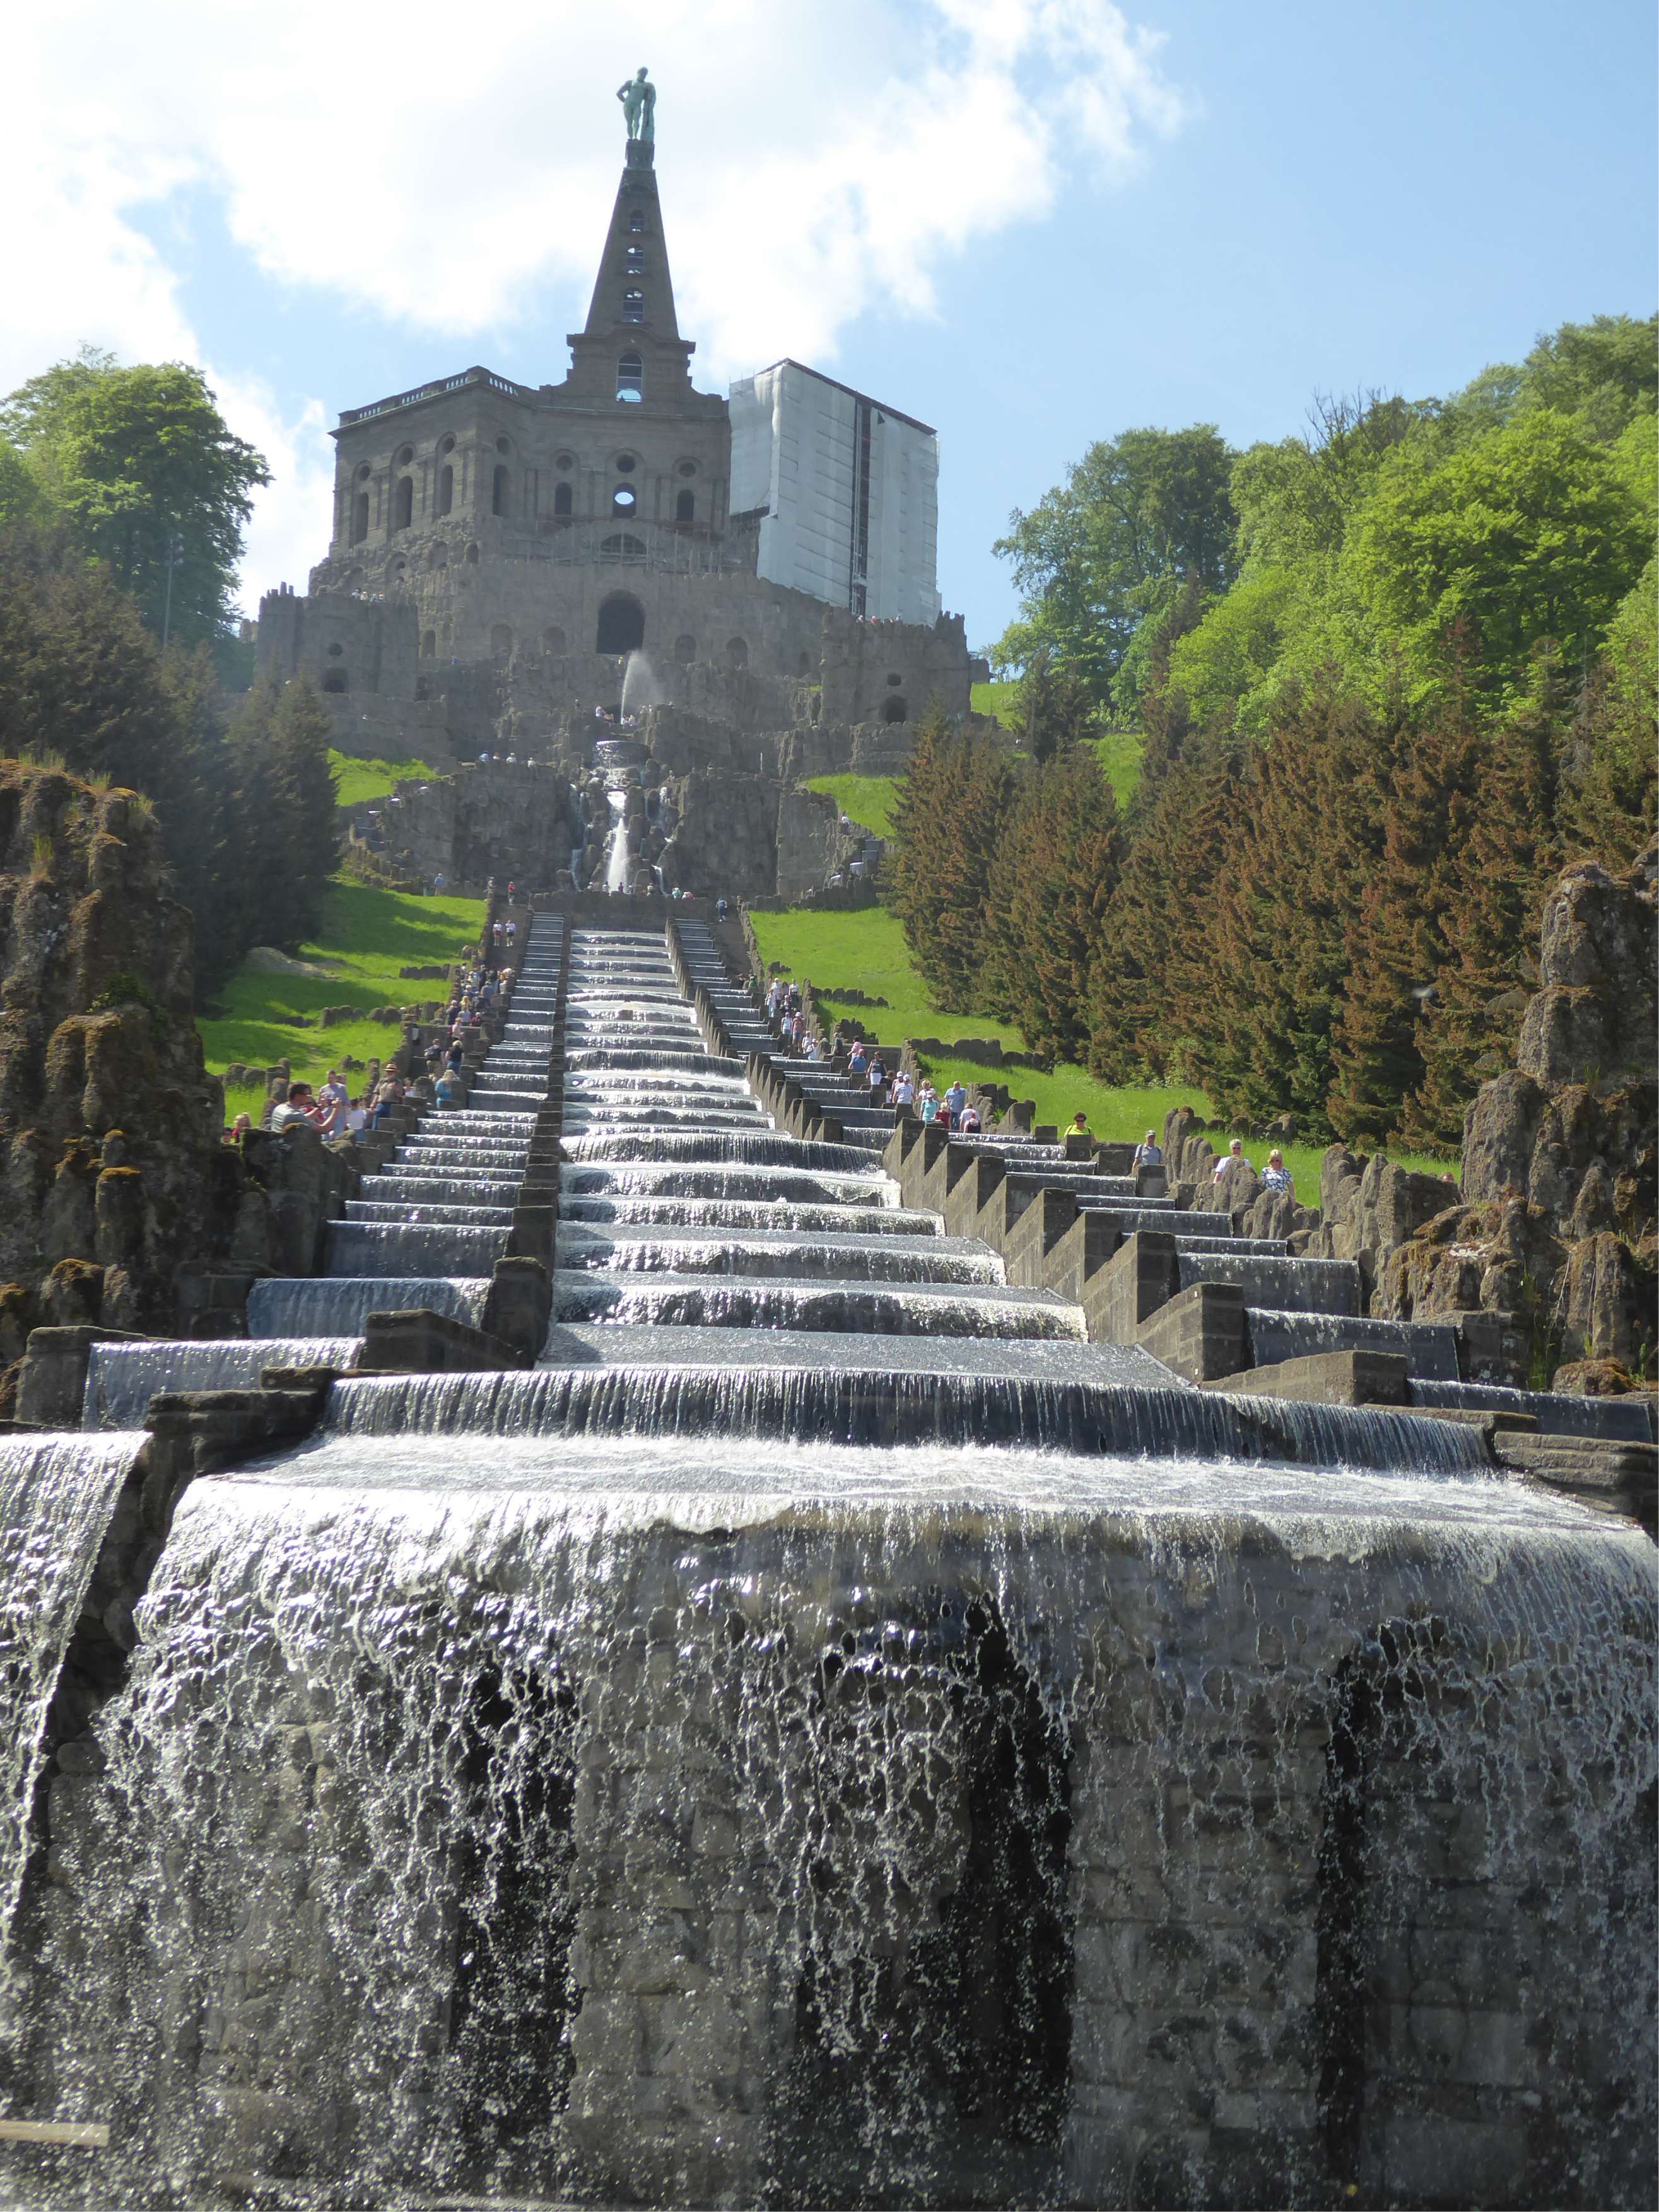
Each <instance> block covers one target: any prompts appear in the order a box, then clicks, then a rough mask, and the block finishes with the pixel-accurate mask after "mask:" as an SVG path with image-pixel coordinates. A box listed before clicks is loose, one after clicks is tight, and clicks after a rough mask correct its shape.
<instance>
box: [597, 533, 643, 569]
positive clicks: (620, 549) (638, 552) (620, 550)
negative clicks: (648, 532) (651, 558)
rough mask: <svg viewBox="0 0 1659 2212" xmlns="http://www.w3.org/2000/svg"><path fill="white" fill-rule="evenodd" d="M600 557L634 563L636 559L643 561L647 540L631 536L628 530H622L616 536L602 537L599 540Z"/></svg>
mask: <svg viewBox="0 0 1659 2212" xmlns="http://www.w3.org/2000/svg"><path fill="white" fill-rule="evenodd" d="M599 558H600V560H601V561H615V562H629V563H632V562H635V561H643V560H644V558H645V542H644V540H643V539H642V538H634V537H631V536H629V533H628V532H626V531H623V532H621V533H619V534H618V535H617V537H615V538H601V539H600V541H599Z"/></svg>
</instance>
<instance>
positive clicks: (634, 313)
mask: <svg viewBox="0 0 1659 2212" xmlns="http://www.w3.org/2000/svg"><path fill="white" fill-rule="evenodd" d="M644 320H645V295H644V293H643V292H641V291H637V290H629V291H626V292H624V293H623V322H625V323H642V322H643V321H644Z"/></svg>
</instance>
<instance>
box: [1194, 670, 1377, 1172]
mask: <svg viewBox="0 0 1659 2212" xmlns="http://www.w3.org/2000/svg"><path fill="white" fill-rule="evenodd" d="M1379 750H1380V745H1379V738H1378V733H1377V732H1376V726H1375V725H1374V724H1373V722H1372V721H1371V720H1370V717H1369V715H1367V714H1365V713H1364V712H1363V710H1361V709H1359V708H1356V707H1354V706H1353V705H1352V704H1351V703H1350V702H1346V701H1343V700H1340V699H1339V698H1337V697H1335V696H1333V695H1332V694H1331V692H1330V691H1328V690H1325V691H1322V692H1319V693H1316V694H1315V695H1313V696H1310V697H1309V698H1307V699H1305V700H1302V701H1297V702H1294V703H1293V704H1292V705H1291V706H1290V707H1287V708H1285V710H1284V712H1283V713H1282V714H1281V716H1280V718H1279V722H1278V724H1277V726H1275V728H1274V730H1273V741H1272V743H1271V744H1268V745H1267V746H1266V747H1264V748H1261V749H1259V750H1256V751H1255V753H1254V754H1253V755H1252V756H1251V757H1250V760H1249V769H1248V772H1247V774H1246V775H1245V777H1244V778H1243V781H1242V782H1241V784H1240V786H1239V787H1238V790H1237V794H1236V796H1235V802H1234V805H1233V811H1232V813H1231V817H1229V820H1228V822H1227V823H1226V826H1225V831H1224V835H1223V837H1222V840H1221V842H1220V848H1219V850H1218V855H1217V861H1216V869H1215V878H1214V890H1213V895H1212V898H1211V900H1210V902H1209V904H1208V913H1207V915H1206V917H1205V918H1204V919H1205V920H1206V921H1207V934H1200V933H1198V932H1197V931H1194V933H1191V934H1190V935H1189V937H1188V939H1187V943H1186V950H1185V951H1184V954H1183V956H1182V957H1180V958H1177V959H1176V960H1174V961H1172V962H1171V963H1170V965H1169V967H1168V968H1167V969H1166V985H1167V988H1168V994H1169V998H1170V1018H1171V1019H1172V1021H1173V1022H1174V1024H1176V1030H1177V1033H1178V1035H1179V1036H1180V1038H1181V1039H1182V1060H1183V1064H1184V1065H1186V1066H1188V1068H1189V1069H1190V1071H1191V1073H1193V1074H1194V1075H1195V1076H1196V1077H1197V1078H1198V1079H1199V1080H1200V1081H1201V1082H1203V1083H1204V1085H1206V1089H1207V1090H1208V1091H1209V1092H1210V1094H1211V1097H1212V1100H1213V1101H1214V1103H1216V1105H1217V1106H1218V1107H1219V1108H1220V1109H1221V1110H1222V1111H1223V1112H1224V1113H1225V1114H1227V1115H1233V1114H1243V1115H1249V1117H1250V1118H1251V1119H1252V1120H1265V1119H1267V1118H1268V1117H1269V1116H1271V1115H1274V1114H1276V1113H1279V1112H1281V1111H1283V1110H1284V1109H1286V1108H1289V1109H1291V1110H1292V1111H1293V1112H1295V1113H1296V1114H1297V1115H1300V1116H1301V1117H1302V1118H1303V1119H1304V1120H1305V1121H1307V1122H1308V1123H1309V1125H1310V1128H1311V1130H1312V1131H1313V1133H1316V1134H1322V1133H1325V1132H1326V1131H1327V1130H1328V1127H1329V1124H1328V1120H1327V1118H1326V1105H1327V1100H1328V1095H1329V1091H1330V1087H1331V1080H1332V1074H1333V1066H1332V1036H1333V1032H1334V1029H1335V1026H1336V1023H1337V1019H1338V1017H1339V1014H1340V1011H1341V1006H1342V1000H1343V996H1344V992H1345V987H1346V976H1347V964H1348V946H1347V927H1348V923H1349V921H1350V919H1351V917H1352V915H1353V913H1354V911H1355V909H1356V908H1357V906H1358V897H1359V886H1360V882H1361V879H1362V874H1363V863H1364V851H1363V841H1364V832H1365V830H1366V829H1367V828H1368V826H1369V825H1370V823H1371V821H1372V820H1373V818H1374V814H1375V807H1374V803H1373V802H1372V801H1371V800H1370V798H1369V797H1368V787H1369V786H1370V784H1371V783H1372V782H1373V781H1374V776H1375V770H1376V760H1377V755H1378V752H1379Z"/></svg>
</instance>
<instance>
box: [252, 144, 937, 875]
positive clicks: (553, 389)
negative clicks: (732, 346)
mask: <svg viewBox="0 0 1659 2212" xmlns="http://www.w3.org/2000/svg"><path fill="white" fill-rule="evenodd" d="M568 345H569V348H570V365H569V368H568V373H567V374H566V375H565V376H564V377H563V379H562V381H560V382H558V383H547V384H543V385H539V386H531V385H524V384H520V383H517V382H515V381H513V380H512V379H510V378H507V377H504V376H501V375H498V374H496V373H495V371H494V370H491V369H489V368H483V367H482V366H474V367H472V368H465V369H463V370H461V371H459V373H457V374H452V375H447V376H441V377H438V378H435V380H433V381H431V382H430V383H427V384H422V385H420V386H416V388H415V389H414V390H412V391H409V392H396V393H394V394H392V396H391V397H390V398H385V399H380V400H375V401H374V402H372V403H371V404H368V405H367V406H362V407H355V408H349V409H347V410H344V412H343V414H342V415H341V416H340V421H339V425H338V428H337V429H336V431H335V433H334V438H335V443H336V449H337V452H336V464H335V486H334V513H333V527H332V532H331V541H330V544H329V549H328V551H327V553H326V554H325V556H324V558H323V559H322V560H321V561H320V562H319V563H318V565H317V567H316V568H314V569H313V571H312V574H311V579H310V590H309V592H308V594H306V595H297V594H295V593H294V592H291V591H289V589H288V588H287V587H286V586H283V589H282V590H281V591H280V592H272V593H270V594H268V595H267V597H266V598H265V599H264V601H263V602H262V605H261V607H260V624H259V649H260V656H261V660H262V662H263V663H264V664H265V665H269V666H271V667H274V668H276V669H277V670H279V671H281V672H283V673H284V674H294V673H297V672H301V671H304V672H307V673H309V674H310V675H312V676H313V678H314V679H315V681H316V682H317V683H318V684H319V687H320V688H321V690H323V692H324V693H325V696H327V697H328V699H329V701H330V702H331V706H332V708H333V711H334V713H335V714H336V716H337V728H338V739H339V744H340V745H341V748H342V750H346V751H350V752H356V753H359V754H367V755H372V754H377V753H385V754H387V755H389V756H392V757H410V756H413V757H420V758H423V759H426V760H428V761H431V762H433V763H435V765H441V764H442V763H445V762H447V761H449V760H452V759H456V758H459V759H461V760H472V761H474V762H475V763H476V761H477V756H478V755H479V754H480V753H483V754H485V755H488V754H489V753H491V752H493V751H494V750H495V748H496V745H497V744H498V743H501V741H502V739H503V738H506V740H507V744H511V745H512V747H513V750H515V752H517V753H519V754H520V756H522V755H523V754H525V753H526V752H531V753H534V754H536V755H537V756H538V757H544V758H550V757H553V756H554V755H555V754H556V755H557V756H558V757H559V758H560V759H561V760H562V761H566V762H568V763H570V764H571V765H573V766H574V765H576V764H577V757H578V756H579V755H584V754H585V753H586V750H587V749H589V748H590V747H591V744H592V736H593V723H594V716H595V710H596V708H597V709H599V710H601V711H612V710H615V709H617V708H618V707H619V704H620V690H621V684H622V677H623V664H624V660H625V659H626V656H628V655H629V654H631V653H642V654H643V655H644V657H645V659H644V663H643V664H642V665H643V666H644V668H645V671H646V674H645V678H644V679H643V684H642V686H638V685H636V687H635V690H636V691H639V692H640V693H641V696H642V697H643V698H644V699H646V700H648V701H649V702H653V703H654V704H655V705H656V706H657V708H659V711H666V710H668V709H671V708H680V709H684V710H687V711H689V712H690V713H691V714H695V715H696V717H697V718H698V721H699V725H700V726H701V727H702V729H703V730H704V731H705V732H706V733H710V732H712V733H713V734H708V735H707V741H706V743H705V744H704V747H703V749H704V751H705V752H706V753H708V752H710V751H711V750H712V752H714V753H720V751H721V750H722V748H724V749H725V757H728V758H735V757H737V756H735V755H733V754H732V750H731V749H732V744H734V743H735V742H736V741H738V740H743V739H747V738H751V737H760V736H767V737H769V738H770V739H771V740H772V750H771V752H770V753H769V755H768V757H769V758H770V759H774V760H781V759H785V758H787V759H789V760H793V759H794V758H795V757H796V756H797V755H799V754H800V750H801V749H800V746H799V744H797V745H795V746H794V747H793V750H792V749H791V748H790V747H789V746H788V745H787V744H783V742H782V741H783V740H784V739H785V738H787V737H788V736H789V735H790V733H792V732H793V733H806V732H811V733H812V735H811V738H810V740H808V742H807V750H809V751H811V753H812V754H813V755H814V757H816V756H817V753H819V752H822V751H823V750H824V745H825V743H826V742H827V743H828V744H829V751H830V753H832V754H836V755H837V757H839V754H842V753H846V754H848V757H850V750H849V749H850V747H851V744H852V739H851V738H850V736H848V738H846V739H845V741H844V742H842V741H840V740H838V739H836V738H835V737H834V735H833V733H834V732H842V731H846V732H851V731H852V730H854V729H855V728H856V727H858V726H863V725H872V726H876V727H877V728H878V729H880V730H881V731H882V732H884V737H883V738H882V740H881V743H882V745H883V746H884V757H887V756H888V755H892V754H893V753H894V752H895V750H897V751H899V752H902V750H904V741H903V738H902V734H901V733H902V729H903V726H904V725H905V724H906V723H907V722H908V720H909V718H910V716H911V715H912V714H914V713H919V712H920V710H921V706H922V705H923V703H924V702H926V701H927V698H928V697H929V696H932V695H933V694H935V693H937V694H938V695H939V696H941V697H942V698H943V700H944V702H945V707H946V708H947V710H948V711H950V712H951V713H953V714H964V713H965V712H966V711H967V710H968V707H969V685H970V682H971V679H972V675H973V672H974V671H973V670H972V668H971V666H970V663H969V656H968V653H967V648H966V643H965V640H964V636H963V625H962V621H961V618H960V617H957V616H949V615H941V614H940V613H939V599H938V593H937V590H936V587H935V585H934V580H933V556H934V532H935V514H936V498H935V479H936V476H937V466H938V461H937V445H936V441H935V440H934V437H933V432H932V431H931V430H930V429H929V428H927V425H926V424H925V423H921V422H917V421H916V420H915V417H913V416H906V415H902V414H901V413H899V412H898V410H894V409H890V408H885V407H883V406H881V405H879V404H878V403H876V402H875V401H873V400H871V399H869V398H867V397H866V396H864V395H862V394H860V393H857V392H854V391H853V390H852V389H851V388H850V387H849V386H843V385H840V384H837V383H836V382H835V381H834V380H832V379H829V378H825V377H822V376H819V375H817V374H815V373H814V372H812V371H810V370H806V369H804V368H801V367H800V365H799V364H797V363H793V362H779V363H776V364H775V365H774V368H771V369H769V370H764V371H762V372H761V373H760V374H759V375H758V376H757V377H752V378H749V379H746V380H744V382H743V383H742V384H741V385H740V386H738V387H735V388H734V389H735V391H736V393H737V395H738V402H739V412H740V416H741V421H742V426H743V427H742V439H743V469H742V476H743V481H744V494H743V501H742V503H741V504H740V505H739V506H738V507H736V508H735V510H734V507H733V500H732V484H733V479H734V457H733V422H734V414H733V407H732V404H731V403H730V402H728V400H727V399H726V398H724V397H722V396H721V395H720V394H718V393H715V392H699V391H697V390H696V388H695V386H694V385H693V383H692V380H691V356H692V354H693V353H694V351H695V350H696V348H695V344H694V342H693V341H692V340H691V339H690V338H686V337H682V336H681V334H680V328H679V320H678V314H677V313H676V309H675V303H674V285H673V277H672V273H671V269H670V265H669V258H668V243H667V237H666V234H665V227H664V222H663V215H662V207H661V203H660V201H659V196H658V189H657V174H656V169H655V165H654V161H653V148H652V146H651V145H650V144H649V143H639V142H637V141H630V142H629V146H628V152H627V160H626V164H625V166H624V167H623V173H622V177H621V179H620V182H619V184H618V186H617V197H616V203H615V205H614V208H613V210H612V212H611V222H610V227H609V228H608V230H607V232H606V235H605V245H604V248H603V250H602V252H601V253H600V257H599V270H598V274H597V276H596V278H595V281H594V285H593V292H592V301H591V303H590V305H589V307H588V313H587V319H586V323H585V324H584V325H583V327H582V328H581V329H580V331H572V332H571V333H570V334H569V336H568ZM894 615H896V616H902V619H881V618H880V617H883V616H894ZM720 733H724V734H720ZM664 742H665V743H666V742H667V741H666V739H665V740H664ZM507 744H502V750H506V749H507ZM752 751H753V748H752V747H750V752H751V753H752ZM802 757H803V758H804V757H805V756H804V755H803V756H802ZM761 766H762V762H761V759H760V757H759V756H758V755H757V756H756V757H754V759H753V760H752V761H751V762H750V769H751V771H757V770H758V769H760V768H761ZM835 766H836V762H835V761H834V760H831V762H830V763H829V767H828V768H827V769H826V768H825V767H823V766H805V765H803V766H800V767H799V768H798V769H796V770H795V773H796V774H797V775H802V776H805V775H815V774H823V773H829V772H834V770H835ZM486 842H489V843H490V844H491V845H494V844H496V843H499V842H500V839H499V837H495V836H492V837H491V839H489V841H486ZM785 842H787V844H788V845H789V846H790V848H791V849H794V848H796V847H797V846H798V845H799V839H796V838H794V837H793V836H791V837H790V838H789V839H787V840H786V841H785ZM808 842H809V844H810V843H811V840H810V839H809V841H808ZM751 843H752V840H751ZM469 849H471V848H469ZM445 872H446V873H447V874H450V875H451V876H452V877H453V876H456V875H465V874H468V873H470V872H471V864H469V866H466V867H462V866H457V867H453V868H448V869H446V871H445ZM518 872H520V873H524V872H526V869H525V868H522V867H521V868H520V870H519V871H518ZM746 872H747V873H750V874H752V873H753V872H754V871H753V870H748V871H746ZM753 888H757V889H760V888H770V885H769V884H755V885H753Z"/></svg>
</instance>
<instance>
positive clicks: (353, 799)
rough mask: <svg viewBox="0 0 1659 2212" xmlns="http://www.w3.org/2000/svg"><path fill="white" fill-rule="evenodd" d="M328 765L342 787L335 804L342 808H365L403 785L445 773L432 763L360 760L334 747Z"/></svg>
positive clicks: (421, 761) (330, 750)
mask: <svg viewBox="0 0 1659 2212" xmlns="http://www.w3.org/2000/svg"><path fill="white" fill-rule="evenodd" d="M328 764H329V766H330V767H331V769H333V771H334V775H335V780H336V782H337V785H338V787H339V788H338V793H337V798H336V801H335V803H336V805H340V806H361V805H362V804H363V802H364V800H365V799H384V798H385V797H386V793H388V792H389V791H391V790H392V789H393V788H394V787H396V786H397V785H398V784H400V783H410V782H414V781H416V780H417V779H419V778H420V777H422V776H430V775H441V774H442V773H443V771H442V770H441V769H435V768H434V767H433V766H432V765H431V763H429V762H428V761H423V760H360V759H359V758H358V757H357V756H356V753H341V752H336V751H335V750H334V749H333V747H332V746H331V747H330V748H329V755H328Z"/></svg>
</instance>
